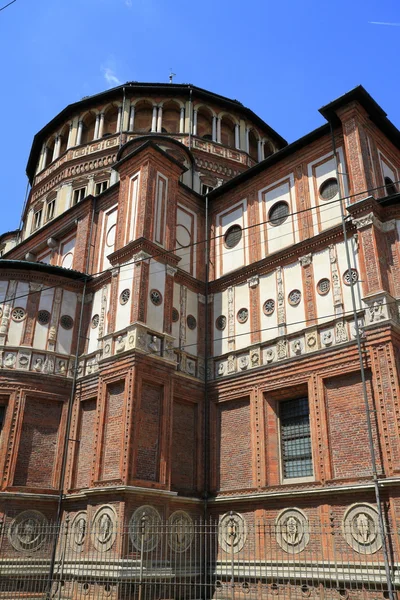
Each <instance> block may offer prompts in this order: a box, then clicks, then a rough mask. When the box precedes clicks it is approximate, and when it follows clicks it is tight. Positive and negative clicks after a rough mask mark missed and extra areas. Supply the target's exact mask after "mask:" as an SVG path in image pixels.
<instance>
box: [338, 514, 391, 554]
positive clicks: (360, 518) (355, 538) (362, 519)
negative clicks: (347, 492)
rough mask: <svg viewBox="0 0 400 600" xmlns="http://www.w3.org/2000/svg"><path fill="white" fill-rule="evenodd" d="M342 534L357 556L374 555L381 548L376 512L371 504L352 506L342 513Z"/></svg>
mask: <svg viewBox="0 0 400 600" xmlns="http://www.w3.org/2000/svg"><path fill="white" fill-rule="evenodd" d="M342 532H343V536H344V539H345V540H346V542H347V543H348V544H349V546H351V547H352V548H353V550H355V551H356V552H358V553H359V554H374V553H375V552H377V551H378V550H379V549H380V548H381V546H382V538H381V535H380V533H379V521H378V511H377V509H376V508H375V506H372V505H371V504H367V503H363V504H353V505H352V506H350V507H349V508H348V509H347V510H346V512H345V513H344V517H343V522H342Z"/></svg>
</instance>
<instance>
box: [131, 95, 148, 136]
mask: <svg viewBox="0 0 400 600" xmlns="http://www.w3.org/2000/svg"><path fill="white" fill-rule="evenodd" d="M152 116H153V107H152V105H151V104H150V103H149V102H146V101H144V102H140V103H138V104H137V105H136V106H135V123H134V126H133V131H134V132H135V133H149V131H151V119H152Z"/></svg>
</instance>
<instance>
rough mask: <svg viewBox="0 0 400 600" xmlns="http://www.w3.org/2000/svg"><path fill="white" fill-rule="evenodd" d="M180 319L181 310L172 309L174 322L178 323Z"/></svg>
mask: <svg viewBox="0 0 400 600" xmlns="http://www.w3.org/2000/svg"><path fill="white" fill-rule="evenodd" d="M178 321H179V311H178V309H177V308H173V309H172V322H173V323H177V322H178Z"/></svg>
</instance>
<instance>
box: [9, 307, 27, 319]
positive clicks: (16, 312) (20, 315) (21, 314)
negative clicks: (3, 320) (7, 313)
mask: <svg viewBox="0 0 400 600" xmlns="http://www.w3.org/2000/svg"><path fill="white" fill-rule="evenodd" d="M25 317H26V312H25V309H24V308H21V307H19V306H17V307H16V308H14V309H13V311H12V313H11V318H12V320H13V321H16V322H17V323H18V322H19V321H23V320H24V319H25Z"/></svg>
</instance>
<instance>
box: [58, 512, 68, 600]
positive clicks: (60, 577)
mask: <svg viewBox="0 0 400 600" xmlns="http://www.w3.org/2000/svg"><path fill="white" fill-rule="evenodd" d="M68 530H69V515H67V516H66V518H65V538H64V548H63V549H62V550H61V569H60V576H59V580H58V600H60V598H61V589H62V588H61V581H62V577H63V573H64V562H65V553H66V552H67V543H68Z"/></svg>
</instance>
